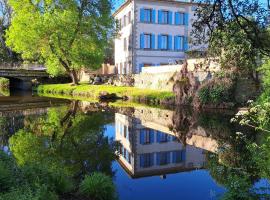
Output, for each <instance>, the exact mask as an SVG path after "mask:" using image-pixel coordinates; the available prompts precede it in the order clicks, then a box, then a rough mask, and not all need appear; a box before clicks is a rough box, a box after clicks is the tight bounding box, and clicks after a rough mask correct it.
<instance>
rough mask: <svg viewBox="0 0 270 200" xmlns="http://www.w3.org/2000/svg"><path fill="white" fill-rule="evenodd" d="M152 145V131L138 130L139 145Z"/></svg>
mask: <svg viewBox="0 0 270 200" xmlns="http://www.w3.org/2000/svg"><path fill="white" fill-rule="evenodd" d="M151 143H154V131H153V130H152V129H141V130H140V144H151Z"/></svg>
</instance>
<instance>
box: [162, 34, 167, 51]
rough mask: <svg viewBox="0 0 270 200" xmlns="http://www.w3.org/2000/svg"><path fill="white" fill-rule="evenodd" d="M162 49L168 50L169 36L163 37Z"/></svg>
mask: <svg viewBox="0 0 270 200" xmlns="http://www.w3.org/2000/svg"><path fill="white" fill-rule="evenodd" d="M161 49H168V35H161Z"/></svg>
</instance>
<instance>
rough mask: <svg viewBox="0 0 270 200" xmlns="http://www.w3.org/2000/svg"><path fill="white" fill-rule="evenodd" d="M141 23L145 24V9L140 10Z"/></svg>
mask: <svg viewBox="0 0 270 200" xmlns="http://www.w3.org/2000/svg"><path fill="white" fill-rule="evenodd" d="M140 21H141V22H144V9H143V8H141V9H140Z"/></svg>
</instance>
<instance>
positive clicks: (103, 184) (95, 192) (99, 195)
mask: <svg viewBox="0 0 270 200" xmlns="http://www.w3.org/2000/svg"><path fill="white" fill-rule="evenodd" d="M80 193H81V194H82V195H85V196H87V197H89V198H93V199H96V200H112V199H116V193H115V187H114V184H113V181H112V179H111V178H110V177H109V176H107V175H105V174H103V173H98V172H95V173H93V174H92V175H90V176H86V177H85V178H84V180H83V181H82V183H81V184H80Z"/></svg>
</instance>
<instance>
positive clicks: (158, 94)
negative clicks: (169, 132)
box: [37, 84, 175, 105]
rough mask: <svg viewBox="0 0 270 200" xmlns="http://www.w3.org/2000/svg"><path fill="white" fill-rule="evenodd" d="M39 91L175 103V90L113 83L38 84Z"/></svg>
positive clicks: (162, 103)
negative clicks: (114, 84) (122, 85)
mask: <svg viewBox="0 0 270 200" xmlns="http://www.w3.org/2000/svg"><path fill="white" fill-rule="evenodd" d="M37 92H38V93H39V94H41V95H44V94H45V95H46V94H49V95H56V96H58V97H60V96H64V97H74V98H88V99H89V98H91V99H93V100H99V99H100V97H101V95H102V94H103V95H104V94H106V95H107V96H110V95H112V96H114V97H115V99H125V100H128V101H132V102H139V103H147V104H154V105H170V104H173V103H174V99H175V95H174V94H173V92H168V91H159V90H149V89H140V88H135V87H120V86H111V85H89V84H81V85H78V86H72V85H70V84H49V85H40V86H38V87H37Z"/></svg>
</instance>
